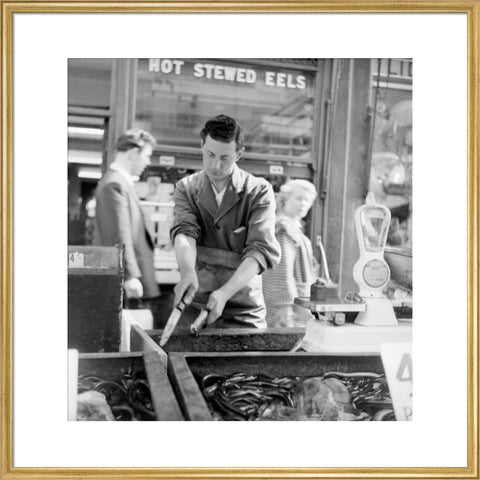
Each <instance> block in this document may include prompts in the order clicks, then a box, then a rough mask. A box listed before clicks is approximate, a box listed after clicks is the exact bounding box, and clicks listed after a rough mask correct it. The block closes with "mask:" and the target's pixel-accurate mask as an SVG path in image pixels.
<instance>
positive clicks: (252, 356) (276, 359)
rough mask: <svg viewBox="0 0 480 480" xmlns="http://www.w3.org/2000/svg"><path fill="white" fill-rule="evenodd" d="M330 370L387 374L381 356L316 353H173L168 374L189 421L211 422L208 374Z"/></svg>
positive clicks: (319, 372)
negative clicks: (203, 386)
mask: <svg viewBox="0 0 480 480" xmlns="http://www.w3.org/2000/svg"><path fill="white" fill-rule="evenodd" d="M328 371H335V372H375V373H382V374H384V373H385V372H384V369H383V365H382V361H381V357H380V355H374V354H348V355H336V354H335V355H334V354H329V355H327V354H315V353H306V352H298V353H288V352H284V353H279V352H255V353H253V352H248V353H233V352H229V353H170V354H169V356H168V374H169V377H170V380H171V382H172V386H173V388H174V390H175V393H176V395H177V399H178V402H179V404H180V407H181V408H182V411H183V414H184V416H185V419H186V420H193V421H211V420H213V417H212V414H211V413H210V410H209V408H208V405H207V402H206V401H205V399H204V397H203V394H202V392H201V389H200V381H201V379H202V378H203V377H204V376H205V375H208V374H218V375H225V376H229V375H233V374H234V373H238V372H242V373H245V374H247V375H257V374H266V375H269V376H271V377H284V376H299V377H307V376H318V375H322V374H323V373H325V372H328Z"/></svg>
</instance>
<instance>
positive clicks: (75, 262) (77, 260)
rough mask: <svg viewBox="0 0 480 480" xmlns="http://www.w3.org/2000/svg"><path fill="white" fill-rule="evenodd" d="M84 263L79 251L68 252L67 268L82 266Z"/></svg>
mask: <svg viewBox="0 0 480 480" xmlns="http://www.w3.org/2000/svg"><path fill="white" fill-rule="evenodd" d="M83 265H84V256H83V253H80V252H72V253H69V254H68V268H82V267H83Z"/></svg>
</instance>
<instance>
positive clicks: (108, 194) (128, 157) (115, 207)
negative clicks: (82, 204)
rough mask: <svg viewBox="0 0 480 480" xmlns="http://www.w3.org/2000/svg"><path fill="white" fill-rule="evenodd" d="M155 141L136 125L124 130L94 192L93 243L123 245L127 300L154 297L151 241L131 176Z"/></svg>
mask: <svg viewBox="0 0 480 480" xmlns="http://www.w3.org/2000/svg"><path fill="white" fill-rule="evenodd" d="M155 144H156V141H155V139H154V138H153V136H152V135H151V134H150V133H148V132H146V131H144V130H140V129H133V130H128V131H127V132H125V133H124V134H122V135H121V136H120V137H119V138H118V140H117V143H116V145H115V158H114V160H113V162H112V163H111V164H110V166H109V168H108V170H107V171H106V173H105V174H104V176H103V177H102V179H101V180H100V182H99V183H98V186H97V190H96V193H95V198H96V224H95V233H94V240H93V245H104V246H113V245H115V244H117V243H122V244H123V245H125V256H124V260H125V261H124V267H125V282H124V289H125V296H126V298H127V301H128V300H132V299H142V298H143V299H149V298H154V297H157V296H158V295H159V294H160V290H159V288H158V285H157V283H156V281H155V270H154V264H153V241H152V239H151V237H150V234H149V233H148V232H147V230H146V228H145V222H144V220H143V214H142V210H141V207H140V202H139V199H138V197H137V194H136V192H135V189H134V181H133V178H132V177H133V176H137V177H138V176H140V175H141V174H142V172H143V170H144V169H145V167H146V166H147V165H149V163H150V157H151V155H152V152H153V147H154V146H155Z"/></svg>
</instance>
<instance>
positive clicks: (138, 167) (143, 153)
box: [131, 144, 152, 177]
mask: <svg viewBox="0 0 480 480" xmlns="http://www.w3.org/2000/svg"><path fill="white" fill-rule="evenodd" d="M151 156H152V146H151V145H149V144H147V145H145V146H144V147H143V148H141V149H140V148H136V149H134V150H132V155H131V159H132V175H136V176H137V177H139V176H140V175H141V174H142V172H143V171H144V170H145V168H146V166H147V165H150V157H151Z"/></svg>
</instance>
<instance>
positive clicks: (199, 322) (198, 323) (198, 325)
mask: <svg viewBox="0 0 480 480" xmlns="http://www.w3.org/2000/svg"><path fill="white" fill-rule="evenodd" d="M208 313H209V312H208V310H202V311H201V312H200V315H199V316H198V317H197V318H196V320H195V321H194V322H193V323H192V324H191V325H190V333H192V335H195V336H196V337H198V334H199V332H200V330H201V329H202V328H203V326H204V325H205V321H206V320H207V317H208Z"/></svg>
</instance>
